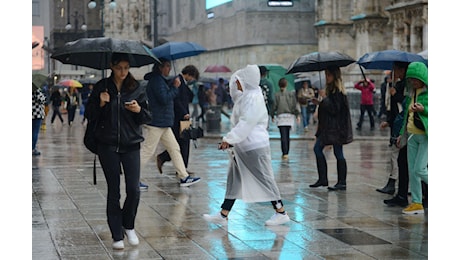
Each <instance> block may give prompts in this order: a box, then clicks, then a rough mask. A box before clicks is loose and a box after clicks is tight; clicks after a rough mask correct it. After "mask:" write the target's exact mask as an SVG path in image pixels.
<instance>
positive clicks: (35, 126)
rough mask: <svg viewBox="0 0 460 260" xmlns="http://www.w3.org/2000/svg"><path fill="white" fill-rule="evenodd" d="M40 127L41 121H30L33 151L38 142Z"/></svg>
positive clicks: (39, 119) (38, 119)
mask: <svg viewBox="0 0 460 260" xmlns="http://www.w3.org/2000/svg"><path fill="white" fill-rule="evenodd" d="M41 125H42V119H41V118H37V119H32V150H34V149H35V146H36V145H37V141H38V133H40V127H41Z"/></svg>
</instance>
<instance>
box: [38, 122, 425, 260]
mask: <svg viewBox="0 0 460 260" xmlns="http://www.w3.org/2000/svg"><path fill="white" fill-rule="evenodd" d="M64 119H65V120H66V119H67V118H66V115H64ZM356 119H357V115H356V113H355V114H353V120H354V125H355V123H356V122H355V121H356ZM80 120H81V117H79V116H78V115H77V118H76V121H75V122H74V125H73V126H71V127H69V126H68V125H67V124H61V123H60V122H59V120H56V122H55V123H54V125H51V124H50V123H49V117H48V124H47V127H46V130H43V131H41V132H40V137H39V141H38V149H39V150H40V151H41V153H42V154H41V155H40V156H36V157H33V158H32V242H33V245H32V257H33V259H47V260H50V259H92V260H93V259H289V260H290V259H427V258H428V209H426V210H425V215H422V216H407V215H403V214H402V213H401V210H402V208H400V207H388V206H386V205H385V204H384V203H383V200H384V199H388V198H390V197H391V196H390V195H386V194H382V193H379V192H376V191H375V189H376V188H381V187H382V186H384V185H385V183H386V181H387V177H388V175H387V170H386V167H387V166H388V154H387V152H388V151H387V148H388V131H387V130H385V131H382V130H378V129H376V130H374V131H369V123H368V122H365V123H364V125H363V130H362V131H361V132H356V130H354V134H355V141H354V142H352V143H351V144H349V145H346V146H345V147H344V153H345V157H346V159H347V163H348V177H347V190H346V191H338V192H333V191H328V190H327V188H326V187H322V188H310V187H309V186H308V185H309V184H311V183H313V182H315V181H316V180H317V173H316V162H315V157H314V154H313V151H312V149H313V144H314V139H313V137H314V136H313V131H310V132H308V133H304V132H303V130H294V131H293V133H292V140H291V149H290V153H289V160H288V161H282V160H281V148H280V141H279V133H278V130H277V128H276V126H273V125H272V126H270V136H271V143H270V145H271V148H272V159H273V168H274V172H275V177H276V180H277V182H278V186H279V189H280V191H281V194H282V198H283V202H284V204H285V208H286V210H287V212H288V214H289V216H290V218H291V220H292V221H291V222H290V223H288V224H285V225H282V226H275V227H267V226H265V225H264V222H265V220H267V219H268V218H270V216H271V215H272V213H273V210H272V208H271V204H270V203H269V202H267V203H244V202H242V201H237V202H236V204H235V206H234V208H233V210H232V212H231V213H230V215H229V221H228V226H226V227H225V226H220V225H217V224H210V223H207V222H206V221H205V220H204V219H203V218H202V214H204V213H215V212H217V211H218V210H219V207H220V204H221V203H222V200H223V196H224V193H225V185H226V170H227V165H228V156H227V153H226V152H224V151H218V150H217V143H218V142H219V137H220V136H221V132H225V131H226V130H228V127H229V122H228V119H227V118H226V117H224V116H222V122H221V132H214V133H210V132H205V135H206V138H203V139H199V140H198V142H197V148H196V149H195V148H193V146H192V149H191V154H190V163H189V170H190V171H192V172H195V175H197V176H200V177H201V178H202V181H201V182H200V183H197V184H196V185H193V186H191V187H187V188H181V187H179V185H178V182H177V180H176V177H175V171H174V169H173V167H172V164H171V163H166V164H165V165H164V173H163V174H162V175H161V174H159V172H158V170H157V168H156V164H155V161H154V160H152V161H151V162H150V163H149V165H148V168H149V169H148V170H147V171H143V172H142V174H141V179H142V181H143V182H144V183H146V184H148V185H149V186H150V187H149V189H148V191H146V192H142V193H141V201H140V204H139V209H138V215H137V219H136V226H135V229H136V231H137V233H138V236H139V239H140V244H139V245H138V246H137V247H132V246H129V244H128V243H127V241H126V240H125V249H124V250H123V251H114V250H112V248H111V244H112V239H111V235H110V231H109V228H108V225H107V221H106V214H105V206H106V184H105V180H104V176H103V173H102V170H101V168H100V165H99V163H97V184H96V185H93V175H92V171H93V168H92V165H93V158H94V157H93V155H92V154H90V153H89V152H88V151H87V150H86V149H85V147H84V146H83V144H82V135H83V132H84V126H83V125H82V124H81V123H80ZM312 128H314V126H312ZM326 154H327V158H328V169H329V184H330V185H334V184H335V182H336V180H337V173H336V167H335V157H334V155H333V153H332V151H331V150H327V151H326ZM122 185H123V184H122ZM123 197H124V195H123V194H122V198H123Z"/></svg>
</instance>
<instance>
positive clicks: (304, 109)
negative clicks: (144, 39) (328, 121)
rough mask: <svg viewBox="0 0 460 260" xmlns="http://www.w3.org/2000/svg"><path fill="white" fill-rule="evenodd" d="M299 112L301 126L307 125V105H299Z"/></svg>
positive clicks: (308, 120) (308, 118) (308, 116)
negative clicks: (300, 114)
mask: <svg viewBox="0 0 460 260" xmlns="http://www.w3.org/2000/svg"><path fill="white" fill-rule="evenodd" d="M300 112H301V113H302V123H303V127H304V128H305V127H307V126H308V123H309V122H310V113H309V112H308V106H301V107H300Z"/></svg>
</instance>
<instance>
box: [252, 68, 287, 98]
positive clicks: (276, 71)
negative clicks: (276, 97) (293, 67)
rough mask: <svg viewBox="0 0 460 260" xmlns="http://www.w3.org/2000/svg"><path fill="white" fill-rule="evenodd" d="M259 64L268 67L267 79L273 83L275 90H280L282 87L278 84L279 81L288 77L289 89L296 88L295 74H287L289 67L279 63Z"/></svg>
mask: <svg viewBox="0 0 460 260" xmlns="http://www.w3.org/2000/svg"><path fill="white" fill-rule="evenodd" d="M257 65H258V66H264V67H265V68H267V80H268V81H270V82H271V83H272V85H273V88H274V90H275V91H274V92H278V91H279V90H280V87H279V86H278V81H279V80H280V79H281V78H286V80H287V81H288V86H287V90H295V85H294V79H295V76H294V74H286V72H287V69H286V68H285V67H283V66H281V65H279V64H257Z"/></svg>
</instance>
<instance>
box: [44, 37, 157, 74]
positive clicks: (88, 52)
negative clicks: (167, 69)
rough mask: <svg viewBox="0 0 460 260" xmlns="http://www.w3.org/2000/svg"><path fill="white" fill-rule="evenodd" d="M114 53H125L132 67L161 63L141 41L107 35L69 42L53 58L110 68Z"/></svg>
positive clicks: (96, 67)
mask: <svg viewBox="0 0 460 260" xmlns="http://www.w3.org/2000/svg"><path fill="white" fill-rule="evenodd" d="M112 53H125V54H128V56H129V65H130V66H131V67H136V68H138V67H142V66H144V65H148V64H152V63H155V62H157V63H160V61H159V60H158V58H157V57H155V56H154V55H153V53H152V52H151V51H150V49H149V47H147V46H146V45H145V44H143V43H142V42H141V41H135V40H121V39H113V38H107V37H99V38H82V39H79V40H76V41H73V42H67V43H66V44H65V45H64V46H63V47H62V48H59V49H57V50H56V51H55V52H54V54H53V55H52V56H51V58H53V59H56V60H58V61H60V62H62V63H64V64H72V65H79V66H85V67H89V68H93V69H101V70H103V69H109V68H110V61H111V58H112Z"/></svg>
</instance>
